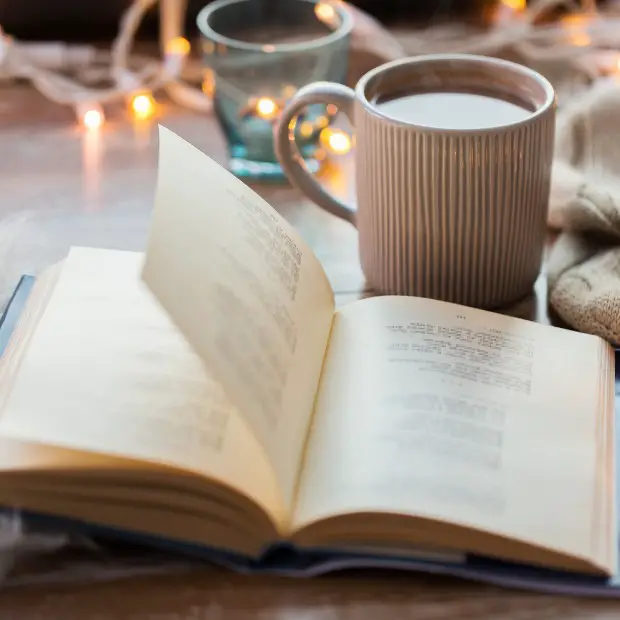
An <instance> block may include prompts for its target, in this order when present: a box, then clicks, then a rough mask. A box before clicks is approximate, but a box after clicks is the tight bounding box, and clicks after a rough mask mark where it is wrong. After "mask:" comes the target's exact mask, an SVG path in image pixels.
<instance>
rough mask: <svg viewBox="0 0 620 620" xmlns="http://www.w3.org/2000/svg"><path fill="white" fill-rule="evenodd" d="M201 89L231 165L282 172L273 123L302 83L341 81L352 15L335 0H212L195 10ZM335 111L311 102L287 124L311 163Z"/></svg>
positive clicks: (262, 176) (263, 176) (275, 176)
mask: <svg viewBox="0 0 620 620" xmlns="http://www.w3.org/2000/svg"><path fill="white" fill-rule="evenodd" d="M197 22H198V27H199V29H200V32H201V35H202V49H203V59H204V65H205V77H204V90H205V92H207V93H208V94H211V96H212V97H213V111H214V114H215V116H216V118H217V120H218V122H219V125H220V127H221V129H222V131H223V133H224V135H225V138H226V142H227V145H228V154H229V167H230V170H231V171H232V172H233V173H234V174H236V175H237V176H239V177H242V178H247V179H255V180H286V176H285V175H284V172H283V171H282V168H281V167H280V164H279V163H278V159H277V157H276V154H275V151H274V140H273V128H274V124H275V122H276V121H277V119H278V117H279V115H280V112H281V110H282V109H283V108H284V106H285V105H286V103H287V102H288V101H289V100H290V99H291V98H292V97H293V95H295V93H296V92H297V91H298V90H299V88H301V87H302V86H304V85H306V84H309V83H312V82H317V81H323V80H327V81H332V82H339V83H343V82H344V81H345V78H346V74H347V68H348V49H349V37H350V33H351V30H352V27H353V19H352V16H351V15H350V13H349V12H348V11H347V10H346V8H344V6H343V5H342V4H341V3H340V2H339V0H332V1H331V2H330V1H326V0H216V1H215V2H212V3H210V4H209V5H207V6H206V7H205V8H204V9H202V11H200V13H199V15H198V19H197ZM336 113H337V109H336V107H335V106H333V105H323V104H317V105H311V106H308V108H307V110H306V111H305V112H304V113H303V114H302V115H301V116H300V117H299V118H298V119H296V121H295V122H294V124H293V125H292V126H291V128H290V130H291V132H292V135H293V136H294V137H295V141H296V144H297V147H298V150H299V153H300V154H301V156H302V157H303V158H304V161H305V162H306V165H307V166H308V168H309V169H310V171H313V172H316V171H318V170H319V168H320V162H321V160H322V156H323V155H324V152H323V151H322V149H321V140H320V136H321V132H322V131H323V130H324V129H325V128H327V127H328V126H329V125H330V124H331V122H332V120H333V119H334V117H335V115H336Z"/></svg>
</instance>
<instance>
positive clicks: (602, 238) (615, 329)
mask: <svg viewBox="0 0 620 620" xmlns="http://www.w3.org/2000/svg"><path fill="white" fill-rule="evenodd" d="M549 222H550V225H551V226H552V227H554V228H558V229H561V232H560V235H559V237H558V239H557V240H556V242H555V244H554V245H553V247H552V249H551V252H550V255H549V259H548V263H547V266H546V267H547V276H548V283H549V303H550V305H551V307H552V309H553V310H555V312H556V313H557V314H558V315H559V317H560V318H561V319H563V320H564V321H565V322H566V323H568V324H569V325H570V326H572V327H574V328H575V329H578V330H580V331H584V332H589V333H594V334H598V335H600V336H602V337H604V338H606V339H607V340H609V341H611V342H613V343H615V344H618V345H620V80H604V81H600V82H599V83H597V84H596V85H594V86H593V87H592V88H591V89H589V90H588V91H587V92H586V93H584V94H583V95H582V96H580V97H578V98H575V99H574V100H572V101H569V102H568V104H567V105H566V106H565V107H563V108H562V109H561V110H560V111H559V113H558V121H557V130H556V161H555V165H554V171H553V180H552V193H551V201H550V209H549Z"/></svg>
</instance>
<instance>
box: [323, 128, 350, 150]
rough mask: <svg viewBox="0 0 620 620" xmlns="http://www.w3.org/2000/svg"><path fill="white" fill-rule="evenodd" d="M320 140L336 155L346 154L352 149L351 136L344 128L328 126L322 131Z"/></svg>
mask: <svg viewBox="0 0 620 620" xmlns="http://www.w3.org/2000/svg"><path fill="white" fill-rule="evenodd" d="M320 140H321V142H322V143H323V145H324V147H325V148H326V149H327V150H328V151H330V152H331V153H333V154H334V155H346V154H347V153H348V152H349V151H350V150H351V146H352V141H351V137H350V136H349V135H348V134H347V133H346V132H344V131H342V129H335V128H332V127H326V128H325V129H323V131H321V137H320Z"/></svg>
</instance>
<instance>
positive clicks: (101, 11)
mask: <svg viewBox="0 0 620 620" xmlns="http://www.w3.org/2000/svg"><path fill="white" fill-rule="evenodd" d="M608 3H609V2H603V1H600V0H599V2H597V5H598V6H599V7H603V6H605V4H608ZM130 4H131V0H106V1H105V2H101V1H100V2H96V1H95V2H85V1H84V0H55V1H54V2H50V1H49V0H20V1H18V2H15V0H0V24H2V27H3V28H4V30H5V31H6V32H10V33H11V34H12V35H13V36H15V37H17V38H24V39H49V38H50V35H51V36H53V37H54V38H55V39H63V40H67V41H68V40H71V41H82V40H88V41H93V40H95V39H100V40H107V39H111V38H113V37H114V36H115V34H116V32H117V30H118V22H119V19H120V18H121V16H122V14H123V12H124V11H125V10H126V9H127V8H128V7H129V5H130ZM205 4H208V1H206V0H188V2H187V7H188V11H187V20H186V21H187V23H186V26H187V33H188V34H189V35H190V36H191V35H194V34H196V15H197V13H198V11H199V10H200V9H201V8H202V7H203V6H204V5H205ZM351 4H353V5H355V6H357V7H358V8H360V9H362V10H363V11H365V12H367V13H369V14H370V15H372V16H373V17H375V18H376V19H378V20H379V21H381V22H382V23H383V24H385V25H387V26H390V27H397V26H400V25H402V22H403V21H407V22H417V23H420V24H421V25H425V23H426V24H427V25H431V24H434V23H436V22H446V21H453V20H458V21H460V22H463V21H466V22H470V23H472V24H473V25H475V24H477V23H482V22H483V21H484V20H485V18H486V17H487V16H488V14H489V10H490V9H491V8H492V7H493V6H494V5H495V4H497V2H495V1H493V0H351ZM509 4H515V5H519V6H520V5H521V4H527V2H525V1H523V2H522V1H521V0H511V2H510V3H509ZM575 4H576V5H577V4H578V3H577V2H575ZM157 29H158V13H157V8H154V9H153V10H151V11H150V14H149V15H148V16H147V17H146V18H145V20H144V23H143V25H142V27H141V29H140V35H139V36H140V38H144V39H147V40H148V39H149V38H152V37H156V36H157Z"/></svg>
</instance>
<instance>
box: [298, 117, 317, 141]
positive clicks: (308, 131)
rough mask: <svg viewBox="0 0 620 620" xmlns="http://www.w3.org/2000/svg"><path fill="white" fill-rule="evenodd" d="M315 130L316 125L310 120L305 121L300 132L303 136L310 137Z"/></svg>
mask: <svg viewBox="0 0 620 620" xmlns="http://www.w3.org/2000/svg"><path fill="white" fill-rule="evenodd" d="M313 131H314V126H313V125H312V123H311V122H310V121H304V122H303V123H302V124H301V127H300V128H299V133H300V134H301V137H302V138H309V137H310V136H311V135H312V132H313Z"/></svg>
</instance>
